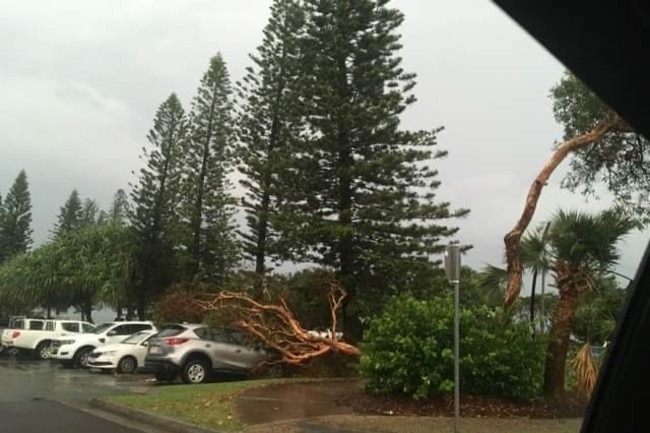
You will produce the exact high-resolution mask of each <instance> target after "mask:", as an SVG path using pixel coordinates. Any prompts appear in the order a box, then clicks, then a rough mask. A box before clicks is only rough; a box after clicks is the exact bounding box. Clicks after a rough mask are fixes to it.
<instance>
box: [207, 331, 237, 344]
mask: <svg viewBox="0 0 650 433" xmlns="http://www.w3.org/2000/svg"><path fill="white" fill-rule="evenodd" d="M209 335H210V336H209V339H210V340H212V341H216V342H217V343H229V344H232V342H233V341H232V339H231V338H230V335H228V332H227V331H226V330H225V329H219V328H212V329H210V334H209Z"/></svg>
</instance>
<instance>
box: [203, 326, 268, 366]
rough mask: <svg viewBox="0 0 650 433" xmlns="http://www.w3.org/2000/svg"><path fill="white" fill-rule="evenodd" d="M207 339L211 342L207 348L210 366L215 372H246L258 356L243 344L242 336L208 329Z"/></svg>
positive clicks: (217, 329)
mask: <svg viewBox="0 0 650 433" xmlns="http://www.w3.org/2000/svg"><path fill="white" fill-rule="evenodd" d="M209 338H210V340H211V341H212V342H213V344H212V346H211V347H209V348H208V350H209V351H210V357H211V359H212V365H213V366H214V367H215V369H217V370H227V371H248V370H250V369H251V368H252V367H251V365H252V364H254V363H255V360H256V359H257V357H258V355H257V354H255V353H254V350H253V349H252V348H249V347H246V346H245V345H244V344H242V343H243V334H241V335H240V334H237V333H235V332H234V331H232V330H229V329H225V328H212V329H210V333H209Z"/></svg>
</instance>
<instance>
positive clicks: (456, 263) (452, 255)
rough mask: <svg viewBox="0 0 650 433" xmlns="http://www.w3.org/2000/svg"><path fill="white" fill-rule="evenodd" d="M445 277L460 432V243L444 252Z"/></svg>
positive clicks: (457, 431)
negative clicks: (449, 287) (450, 287)
mask: <svg viewBox="0 0 650 433" xmlns="http://www.w3.org/2000/svg"><path fill="white" fill-rule="evenodd" d="M445 271H446V273H447V279H449V282H450V283H451V284H452V285H453V286H454V433H460V244H459V243H458V241H453V242H450V243H449V246H447V252H446V253H445Z"/></svg>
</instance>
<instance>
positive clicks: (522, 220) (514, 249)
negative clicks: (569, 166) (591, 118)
mask: <svg viewBox="0 0 650 433" xmlns="http://www.w3.org/2000/svg"><path fill="white" fill-rule="evenodd" d="M628 129H629V127H628V126H627V124H626V123H625V122H624V121H623V120H622V119H621V118H620V117H618V116H616V115H613V116H611V117H609V118H607V119H605V120H603V121H601V122H599V123H597V124H596V126H594V128H593V129H592V130H591V131H589V132H587V133H586V134H582V135H580V136H578V137H575V138H572V139H571V140H568V141H565V142H564V143H562V144H560V145H559V146H557V147H556V149H555V151H554V152H553V154H552V155H551V158H550V159H549V160H548V161H547V162H546V164H544V166H543V167H542V169H541V170H540V172H539V173H538V174H537V177H535V180H534V181H533V183H532V185H531V186H530V189H529V190H528V195H527V196H526V201H525V203H524V209H523V211H522V213H521V216H520V217H519V220H518V221H517V223H516V224H515V226H514V227H513V228H512V230H510V232H508V234H506V236H505V237H504V238H503V241H504V243H505V246H506V261H507V265H508V266H507V278H508V284H507V287H506V291H505V305H506V306H507V307H508V306H510V305H512V303H513V302H514V301H515V300H516V299H517V297H518V296H519V293H520V292H521V284H522V265H521V258H520V256H519V242H520V241H521V237H522V236H523V234H524V232H525V231H526V229H527V228H528V225H529V224H530V222H531V220H532V219H533V216H534V215H535V210H536V208H537V203H538V201H539V197H540V195H541V194H542V188H543V187H544V186H545V185H546V183H547V182H548V179H549V178H550V177H551V174H553V171H555V169H556V168H557V167H558V166H559V165H560V163H562V161H564V159H565V158H566V157H567V156H568V155H569V154H570V153H572V152H575V151H576V150H579V149H582V148H584V147H587V146H589V145H590V144H593V143H595V142H597V141H599V140H601V139H602V138H603V137H604V136H605V135H607V134H608V133H609V132H612V131H615V130H628Z"/></svg>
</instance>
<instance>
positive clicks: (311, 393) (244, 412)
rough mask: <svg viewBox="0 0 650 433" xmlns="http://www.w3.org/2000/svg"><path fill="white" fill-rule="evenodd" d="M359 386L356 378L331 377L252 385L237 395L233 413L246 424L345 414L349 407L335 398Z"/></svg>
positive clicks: (347, 412)
mask: <svg viewBox="0 0 650 433" xmlns="http://www.w3.org/2000/svg"><path fill="white" fill-rule="evenodd" d="M359 386H360V385H359V383H358V382H357V381H349V380H345V381H344V380H333V381H325V382H303V383H287V384H279V385H272V386H269V387H264V388H259V389H252V390H249V391H247V392H245V393H244V394H242V396H241V397H240V398H239V399H238V401H237V413H238V415H239V417H240V419H241V420H242V421H243V422H244V423H246V424H263V423H270V422H277V421H285V420H290V419H306V418H313V417H320V416H327V415H343V414H349V413H351V412H352V410H351V409H350V408H349V407H345V406H339V405H338V404H337V401H338V400H339V399H340V398H341V397H343V396H344V395H346V394H348V393H350V392H354V391H356V390H358V389H359Z"/></svg>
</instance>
